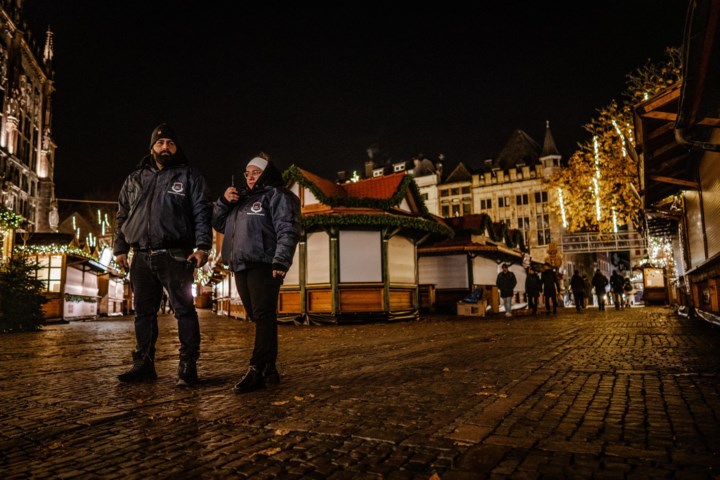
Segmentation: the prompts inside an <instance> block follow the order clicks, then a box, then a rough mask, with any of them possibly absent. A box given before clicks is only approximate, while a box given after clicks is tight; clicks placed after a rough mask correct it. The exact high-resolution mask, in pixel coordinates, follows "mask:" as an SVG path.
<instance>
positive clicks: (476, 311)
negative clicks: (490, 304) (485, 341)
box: [457, 300, 487, 317]
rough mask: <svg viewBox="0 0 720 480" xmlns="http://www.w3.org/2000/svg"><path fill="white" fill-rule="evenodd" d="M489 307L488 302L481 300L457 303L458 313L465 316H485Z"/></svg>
mask: <svg viewBox="0 0 720 480" xmlns="http://www.w3.org/2000/svg"><path fill="white" fill-rule="evenodd" d="M486 309H487V302H486V301H485V300H480V301H479V302H478V303H463V302H458V303H457V314H458V315H459V316H464V317H484V316H485V310H486Z"/></svg>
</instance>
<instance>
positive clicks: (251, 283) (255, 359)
mask: <svg viewBox="0 0 720 480" xmlns="http://www.w3.org/2000/svg"><path fill="white" fill-rule="evenodd" d="M282 282H283V279H282V277H273V276H272V265H270V264H264V263H263V264H256V265H253V267H252V268H249V269H247V270H242V271H240V272H235V285H236V286H237V289H238V293H239V294H240V299H241V300H242V303H243V306H244V307H245V311H246V312H247V314H248V315H249V317H250V319H252V321H253V322H255V346H254V347H253V353H252V357H251V358H250V365H253V366H255V367H257V368H258V370H260V371H262V369H263V368H265V366H266V365H270V366H275V362H276V361H277V356H278V326H277V306H278V296H279V295H280V285H282Z"/></svg>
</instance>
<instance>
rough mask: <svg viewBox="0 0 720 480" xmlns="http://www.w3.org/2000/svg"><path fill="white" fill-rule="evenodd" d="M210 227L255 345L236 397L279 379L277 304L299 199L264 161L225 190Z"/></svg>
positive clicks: (296, 233)
mask: <svg viewBox="0 0 720 480" xmlns="http://www.w3.org/2000/svg"><path fill="white" fill-rule="evenodd" d="M213 227H214V228H215V230H217V231H218V232H221V233H224V234H225V237H224V239H223V245H222V258H223V260H224V261H225V263H226V265H227V266H228V267H229V268H230V270H231V271H233V272H234V274H235V285H236V286H237V290H238V293H239V294H240V299H241V300H242V303H243V306H244V307H245V311H246V313H247V315H248V318H249V319H251V320H252V321H253V322H255V345H254V348H253V352H252V357H251V358H250V362H249V363H250V364H249V366H248V369H247V372H246V373H245V375H243V377H242V378H241V379H240V381H239V382H238V383H237V384H236V385H235V387H234V391H235V392H236V393H245V392H251V391H254V390H258V389H260V388H263V387H264V386H265V385H267V384H276V383H278V382H279V381H280V373H279V372H278V370H277V356H278V331H277V304H278V296H279V294H280V285H282V283H283V279H284V278H285V273H287V271H288V269H289V268H290V265H291V264H292V261H293V256H294V255H295V248H296V247H297V244H298V241H299V240H300V200H299V199H298V197H297V196H295V194H293V193H292V192H290V191H289V190H288V189H286V188H285V187H284V186H283V179H282V175H281V174H280V171H279V170H278V169H277V168H276V167H275V165H274V164H273V163H272V162H270V161H269V160H268V159H267V158H266V157H264V156H259V157H255V158H253V159H252V160H250V162H248V164H247V166H246V167H245V175H244V181H243V182H242V185H241V187H240V188H239V189H238V188H235V186H232V185H231V186H230V187H228V188H227V189H226V190H225V193H224V194H223V195H222V197H220V199H219V200H218V201H216V202H215V205H214V208H213Z"/></svg>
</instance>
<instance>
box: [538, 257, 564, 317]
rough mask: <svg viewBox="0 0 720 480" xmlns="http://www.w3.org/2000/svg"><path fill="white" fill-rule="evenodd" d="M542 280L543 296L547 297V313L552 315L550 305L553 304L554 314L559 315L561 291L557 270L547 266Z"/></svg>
mask: <svg viewBox="0 0 720 480" xmlns="http://www.w3.org/2000/svg"><path fill="white" fill-rule="evenodd" d="M540 280H541V281H542V284H543V296H544V297H545V313H548V314H549V313H550V311H551V310H550V304H551V303H552V313H557V295H558V292H559V291H560V286H559V285H558V277H557V273H556V272H555V269H553V268H552V267H551V266H550V265H547V264H546V265H545V270H543V272H542V275H540Z"/></svg>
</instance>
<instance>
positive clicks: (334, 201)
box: [283, 165, 430, 217]
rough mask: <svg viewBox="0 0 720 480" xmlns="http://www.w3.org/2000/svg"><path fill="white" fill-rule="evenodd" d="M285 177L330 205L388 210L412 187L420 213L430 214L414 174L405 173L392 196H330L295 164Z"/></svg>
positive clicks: (411, 190)
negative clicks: (306, 176)
mask: <svg viewBox="0 0 720 480" xmlns="http://www.w3.org/2000/svg"><path fill="white" fill-rule="evenodd" d="M283 179H284V180H285V182H286V183H287V182H289V181H291V180H294V181H296V182H298V183H299V184H300V185H302V186H303V187H305V188H307V189H308V190H310V191H311V192H312V194H313V195H315V198H317V199H318V200H319V201H320V202H321V203H323V204H325V205H328V206H330V207H350V208H377V209H380V210H388V209H391V208H395V207H397V206H398V205H400V202H402V201H403V199H404V198H405V195H406V193H407V190H408V189H410V194H411V195H412V196H413V198H414V199H415V203H416V204H417V206H418V210H419V211H420V215H422V216H423V217H428V216H429V215H430V213H429V212H428V209H427V207H426V206H425V202H424V201H423V199H422V197H421V196H420V191H419V190H418V187H417V185H416V184H415V180H414V179H413V177H412V175H405V178H403V179H402V181H401V182H400V185H399V186H398V189H397V191H396V192H395V194H394V195H393V196H392V197H390V198H360V197H329V196H327V195H325V193H324V192H323V191H322V190H320V189H319V188H318V186H317V185H315V184H314V183H313V182H311V181H310V180H308V179H307V178H305V176H303V174H302V172H301V171H300V168H298V167H297V166H295V165H291V166H290V167H289V168H288V169H287V170H285V172H284V173H283Z"/></svg>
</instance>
